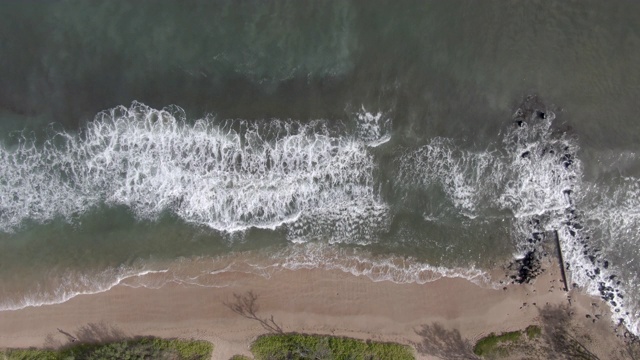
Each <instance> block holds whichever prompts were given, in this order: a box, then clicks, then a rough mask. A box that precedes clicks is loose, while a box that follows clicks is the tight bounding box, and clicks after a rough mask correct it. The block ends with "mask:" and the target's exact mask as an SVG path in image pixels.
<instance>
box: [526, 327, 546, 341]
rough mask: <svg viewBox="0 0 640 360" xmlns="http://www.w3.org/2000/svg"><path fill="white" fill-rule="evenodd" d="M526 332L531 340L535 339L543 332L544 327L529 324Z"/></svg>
mask: <svg viewBox="0 0 640 360" xmlns="http://www.w3.org/2000/svg"><path fill="white" fill-rule="evenodd" d="M524 332H525V333H526V334H527V337H528V338H529V339H530V340H533V339H535V338H537V337H538V336H540V334H542V329H541V328H540V326H538V325H529V326H527V328H526V329H525V330H524Z"/></svg>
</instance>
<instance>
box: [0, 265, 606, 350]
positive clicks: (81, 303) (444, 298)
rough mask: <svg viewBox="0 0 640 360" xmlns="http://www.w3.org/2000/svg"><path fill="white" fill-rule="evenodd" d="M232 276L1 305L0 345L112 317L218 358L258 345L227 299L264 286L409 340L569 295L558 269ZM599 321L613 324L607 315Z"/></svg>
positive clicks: (297, 313)
mask: <svg viewBox="0 0 640 360" xmlns="http://www.w3.org/2000/svg"><path fill="white" fill-rule="evenodd" d="M556 270H557V268H556ZM228 276H229V277H230V279H228V280H230V281H232V282H231V284H232V285H230V286H227V287H223V288H207V287H198V286H183V285H166V286H164V287H162V288H160V289H147V288H131V287H127V286H122V285H120V286H116V287H115V288H113V289H111V290H109V291H107V292H104V293H100V294H94V295H84V296H78V297H75V298H73V299H71V300H70V301H67V302H65V303H62V304H58V305H49V306H42V307H35V308H34V307H32V308H26V309H23V310H18V311H4V312H0V348H1V347H30V346H36V347H39V346H43V345H45V342H48V343H49V344H50V343H51V341H52V340H53V341H66V338H65V335H63V334H62V333H60V332H59V331H58V330H57V329H61V330H63V331H66V332H69V333H72V334H74V333H75V332H76V331H77V329H78V328H80V327H81V326H83V325H86V324H88V323H100V322H103V323H105V324H108V325H109V326H113V327H117V328H119V329H120V330H122V331H124V332H125V333H126V334H128V335H156V336H163V337H187V338H198V339H205V340H209V341H211V342H212V343H214V344H215V351H214V356H213V358H214V359H228V358H229V357H231V356H232V355H233V354H247V355H249V354H250V352H249V345H250V343H251V342H252V340H253V339H254V338H255V337H256V336H258V335H260V334H263V333H265V332H266V331H265V329H263V328H262V327H261V325H260V324H259V323H258V322H256V321H253V320H249V319H246V318H243V317H241V316H239V315H237V314H235V313H233V312H232V311H230V309H229V308H228V307H226V306H225V305H224V304H223V303H224V302H225V301H229V300H233V294H234V293H238V294H242V293H244V292H246V291H249V290H251V291H253V292H254V293H255V294H256V295H258V300H257V303H258V305H259V311H258V315H260V316H263V317H270V316H271V315H273V318H274V320H275V322H276V323H277V324H279V325H280V326H281V327H282V328H283V330H285V331H297V332H306V333H321V334H335V335H344V336H351V337H356V338H362V339H374V340H384V341H396V342H400V343H410V342H411V341H419V340H420V338H419V337H418V336H417V335H416V332H415V330H416V329H418V328H419V327H420V326H421V325H423V324H432V323H434V322H440V323H441V324H443V325H444V326H445V327H447V328H455V329H459V330H460V332H461V333H462V335H463V336H464V337H466V338H469V339H471V340H473V339H477V338H479V337H481V336H483V335H484V334H487V333H489V332H493V331H496V332H501V331H506V330H515V329H523V328H525V327H526V326H527V325H529V324H532V323H534V322H535V321H536V318H537V317H538V315H539V311H538V308H540V307H541V306H544V305H545V304H546V303H550V304H564V303H567V302H568V293H566V292H564V291H562V290H560V287H561V286H560V281H559V277H560V276H559V274H558V272H557V271H554V270H553V269H549V270H548V271H546V272H545V273H544V274H543V275H542V276H540V277H539V278H538V279H537V280H536V283H535V284H534V285H512V286H509V287H508V288H507V289H506V290H503V289H498V290H495V289H487V288H482V287H479V286H477V285H475V284H473V283H470V282H468V281H467V280H464V279H450V278H449V279H441V280H437V281H434V282H431V283H427V284H424V285H419V284H395V283H392V282H388V281H383V282H372V281H371V280H370V279H368V278H366V277H357V276H353V275H351V274H346V273H343V272H340V271H325V270H296V271H289V270H287V271H280V272H276V273H275V274H274V275H273V276H272V277H271V278H270V279H265V278H263V277H259V276H254V275H248V274H239V273H233V274H229V275H228ZM571 297H572V298H573V299H572V300H573V301H574V303H575V306H576V311H577V312H578V313H579V314H578V315H583V316H584V314H587V313H592V312H593V309H592V308H591V307H592V306H593V305H592V304H593V302H598V300H596V299H591V298H589V297H587V296H585V295H581V294H579V293H575V292H574V293H571ZM524 303H526V305H524ZM534 303H535V305H534ZM600 308H601V309H605V308H606V306H604V305H600ZM600 322H601V323H603V324H601V325H600V326H604V327H605V328H606V327H607V326H608V327H610V326H609V320H608V319H607V318H605V317H603V318H602V320H601V321H600ZM596 325H597V324H596ZM596 325H594V326H596ZM48 335H49V337H48V340H46V339H47V336H48ZM419 356H421V355H419Z"/></svg>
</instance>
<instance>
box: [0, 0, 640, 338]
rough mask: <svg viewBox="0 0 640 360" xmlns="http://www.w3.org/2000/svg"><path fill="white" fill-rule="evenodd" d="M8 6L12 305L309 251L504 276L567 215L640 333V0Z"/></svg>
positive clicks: (308, 259)
mask: <svg viewBox="0 0 640 360" xmlns="http://www.w3.org/2000/svg"><path fill="white" fill-rule="evenodd" d="M0 14H2V15H3V19H5V21H3V22H2V23H0V39H1V41H0V54H2V55H1V56H0V309H2V310H3V311H11V310H15V309H20V308H24V307H27V306H45V305H47V304H53V303H58V302H62V301H66V300H68V299H70V298H72V297H74V296H77V295H81V294H89V293H95V292H100V291H105V290H108V289H109V288H111V287H113V286H114V285H116V284H124V285H127V286H134V287H135V286H147V287H159V286H163V285H164V284H166V283H168V282H177V283H183V284H187V285H189V284H190V285H199V286H211V287H216V286H228V285H229V284H227V283H226V282H225V281H226V280H225V279H226V277H225V276H224V275H225V274H227V273H229V272H242V273H250V274H255V275H256V276H263V277H266V278H268V277H269V276H271V274H273V272H275V271H280V270H282V269H299V268H320V269H326V270H335V269H337V270H341V271H345V272H349V273H353V274H355V275H362V276H367V277H369V278H370V279H371V280H372V281H394V282H398V283H426V282H429V281H433V280H435V279H438V278H441V277H464V278H467V279H469V280H471V281H474V282H476V283H477V284H478V285H480V286H496V282H497V281H498V280H499V279H492V278H491V276H490V275H489V270H490V269H492V268H493V267H495V266H496V265H501V264H504V263H506V262H508V261H510V260H512V259H514V258H517V257H520V256H523V255H524V254H525V253H526V252H527V251H529V250H530V249H531V248H532V247H533V246H534V245H533V244H535V243H536V241H537V239H538V238H540V237H541V236H542V234H545V233H546V234H549V233H552V232H554V231H557V232H558V235H559V238H560V242H561V246H562V248H563V252H564V253H565V260H566V262H567V264H568V266H569V268H570V277H571V279H570V281H571V283H572V284H575V286H578V287H580V288H582V289H584V291H587V292H589V293H592V294H594V295H598V296H604V297H606V298H607V301H608V303H609V305H610V306H611V308H612V310H613V314H614V316H613V319H612V321H614V322H619V321H622V322H624V324H625V325H626V326H627V328H629V329H630V330H631V331H632V332H634V333H636V334H638V332H639V331H640V278H639V277H638V272H639V270H640V267H639V266H640V265H639V264H640V261H638V260H640V250H639V249H640V247H639V246H638V245H639V244H640V243H639V241H640V239H639V237H640V200H638V195H640V153H639V152H640V145H639V144H640V139H639V137H640V121H639V120H638V114H639V113H640V105H639V104H640V102H639V101H638V99H639V98H640V96H639V95H640V67H638V66H637V64H636V62H637V59H640V22H638V21H637V19H638V18H639V16H640V4H636V3H635V2H629V1H610V2H602V1H580V2H578V1H575V2H572V1H530V2H526V3H522V2H518V1H483V2H474V1H447V2H444V1H416V2H403V3H402V4H398V3H396V2H390V1H374V2H358V1H334V2H313V3H311V2H300V1H277V2H259V1H248V2H237V1H218V2H209V1H193V2H190V3H189V6H185V5H183V4H180V3H178V2H175V1H138V2H130V1H110V2H108V3H104V4H96V3H91V2H85V1H49V2H35V3H34V2H18V1H5V2H2V3H0Z"/></svg>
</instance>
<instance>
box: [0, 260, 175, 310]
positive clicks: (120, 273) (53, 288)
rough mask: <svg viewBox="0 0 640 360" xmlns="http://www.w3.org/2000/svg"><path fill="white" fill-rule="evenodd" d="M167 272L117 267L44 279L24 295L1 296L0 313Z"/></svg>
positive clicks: (66, 298) (102, 289) (98, 291)
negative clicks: (44, 280)
mask: <svg viewBox="0 0 640 360" xmlns="http://www.w3.org/2000/svg"><path fill="white" fill-rule="evenodd" d="M165 272H167V270H162V269H161V270H150V269H144V268H139V267H126V266H121V267H118V268H112V269H107V270H104V271H101V272H98V273H91V274H87V273H77V272H68V273H65V274H60V275H58V276H55V277H53V278H49V279H47V280H48V282H47V283H40V284H37V285H36V286H35V288H34V289H33V288H30V289H27V290H26V294H24V293H15V294H14V295H13V296H14V297H13V298H7V297H4V298H3V299H2V301H1V302H0V311H7V310H20V309H24V308H27V307H38V306H44V305H53V304H60V303H63V302H66V301H68V300H70V299H72V298H74V297H76V296H79V295H90V294H98V293H101V292H105V291H108V290H109V289H111V288H113V287H114V286H116V285H118V284H120V283H122V282H123V281H126V280H127V279H130V278H136V277H144V276H147V275H150V274H159V273H165Z"/></svg>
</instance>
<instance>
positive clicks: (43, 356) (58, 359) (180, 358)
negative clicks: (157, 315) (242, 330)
mask: <svg viewBox="0 0 640 360" xmlns="http://www.w3.org/2000/svg"><path fill="white" fill-rule="evenodd" d="M212 351H213V345H212V344H211V343H209V342H207V341H201V340H181V339H160V338H154V337H140V338H133V339H127V340H121V341H117V342H108V343H81V344H73V345H71V346H67V347H63V348H61V349H59V350H42V349H9V350H5V351H4V352H0V359H2V360H5V359H6V360H102V359H129V360H147V359H154V360H155V359H159V360H163V359H166V360H205V359H207V360H208V359H210V358H211V353H212Z"/></svg>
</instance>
